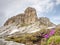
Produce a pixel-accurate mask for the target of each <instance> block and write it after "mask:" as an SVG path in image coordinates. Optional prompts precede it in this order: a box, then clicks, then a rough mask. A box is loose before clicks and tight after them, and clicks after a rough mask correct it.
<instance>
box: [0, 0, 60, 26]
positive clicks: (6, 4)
mask: <svg viewBox="0 0 60 45" xmlns="http://www.w3.org/2000/svg"><path fill="white" fill-rule="evenodd" d="M27 7H33V8H35V9H36V12H37V15H38V17H48V18H49V19H50V20H51V22H53V23H55V24H60V0H0V26H2V25H3V24H4V23H5V22H6V20H7V19H8V18H10V17H12V16H15V15H17V14H19V13H23V12H24V10H25V9H26V8H27Z"/></svg>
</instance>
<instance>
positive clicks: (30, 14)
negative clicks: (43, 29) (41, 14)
mask: <svg viewBox="0 0 60 45" xmlns="http://www.w3.org/2000/svg"><path fill="white" fill-rule="evenodd" d="M35 21H37V14H36V10H35V9H34V8H31V7H28V8H27V9H26V10H25V11H24V13H23V14H19V15H17V16H14V17H11V18H10V19H8V20H7V21H6V23H5V24H4V25H9V24H12V23H18V24H23V23H24V24H31V23H34V22H35Z"/></svg>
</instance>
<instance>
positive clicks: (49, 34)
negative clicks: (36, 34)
mask: <svg viewBox="0 0 60 45" xmlns="http://www.w3.org/2000/svg"><path fill="white" fill-rule="evenodd" d="M54 33H55V30H54V29H51V31H50V32H49V33H48V34H45V35H43V37H44V38H49V37H51V36H52V35H54Z"/></svg>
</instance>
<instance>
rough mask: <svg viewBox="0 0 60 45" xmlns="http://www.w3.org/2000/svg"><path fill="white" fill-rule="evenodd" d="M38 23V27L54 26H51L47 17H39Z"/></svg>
mask: <svg viewBox="0 0 60 45" xmlns="http://www.w3.org/2000/svg"><path fill="white" fill-rule="evenodd" d="M39 22H40V25H45V26H47V27H51V26H55V24H53V23H52V22H51V21H50V20H49V18H47V17H40V18H39Z"/></svg>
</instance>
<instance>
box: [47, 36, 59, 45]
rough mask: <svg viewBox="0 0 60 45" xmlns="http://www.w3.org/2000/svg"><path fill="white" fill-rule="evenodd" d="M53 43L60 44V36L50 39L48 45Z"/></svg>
mask: <svg viewBox="0 0 60 45" xmlns="http://www.w3.org/2000/svg"><path fill="white" fill-rule="evenodd" d="M51 43H53V44H58V43H60V36H52V37H50V38H49V39H48V41H47V45H50V44H51Z"/></svg>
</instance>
